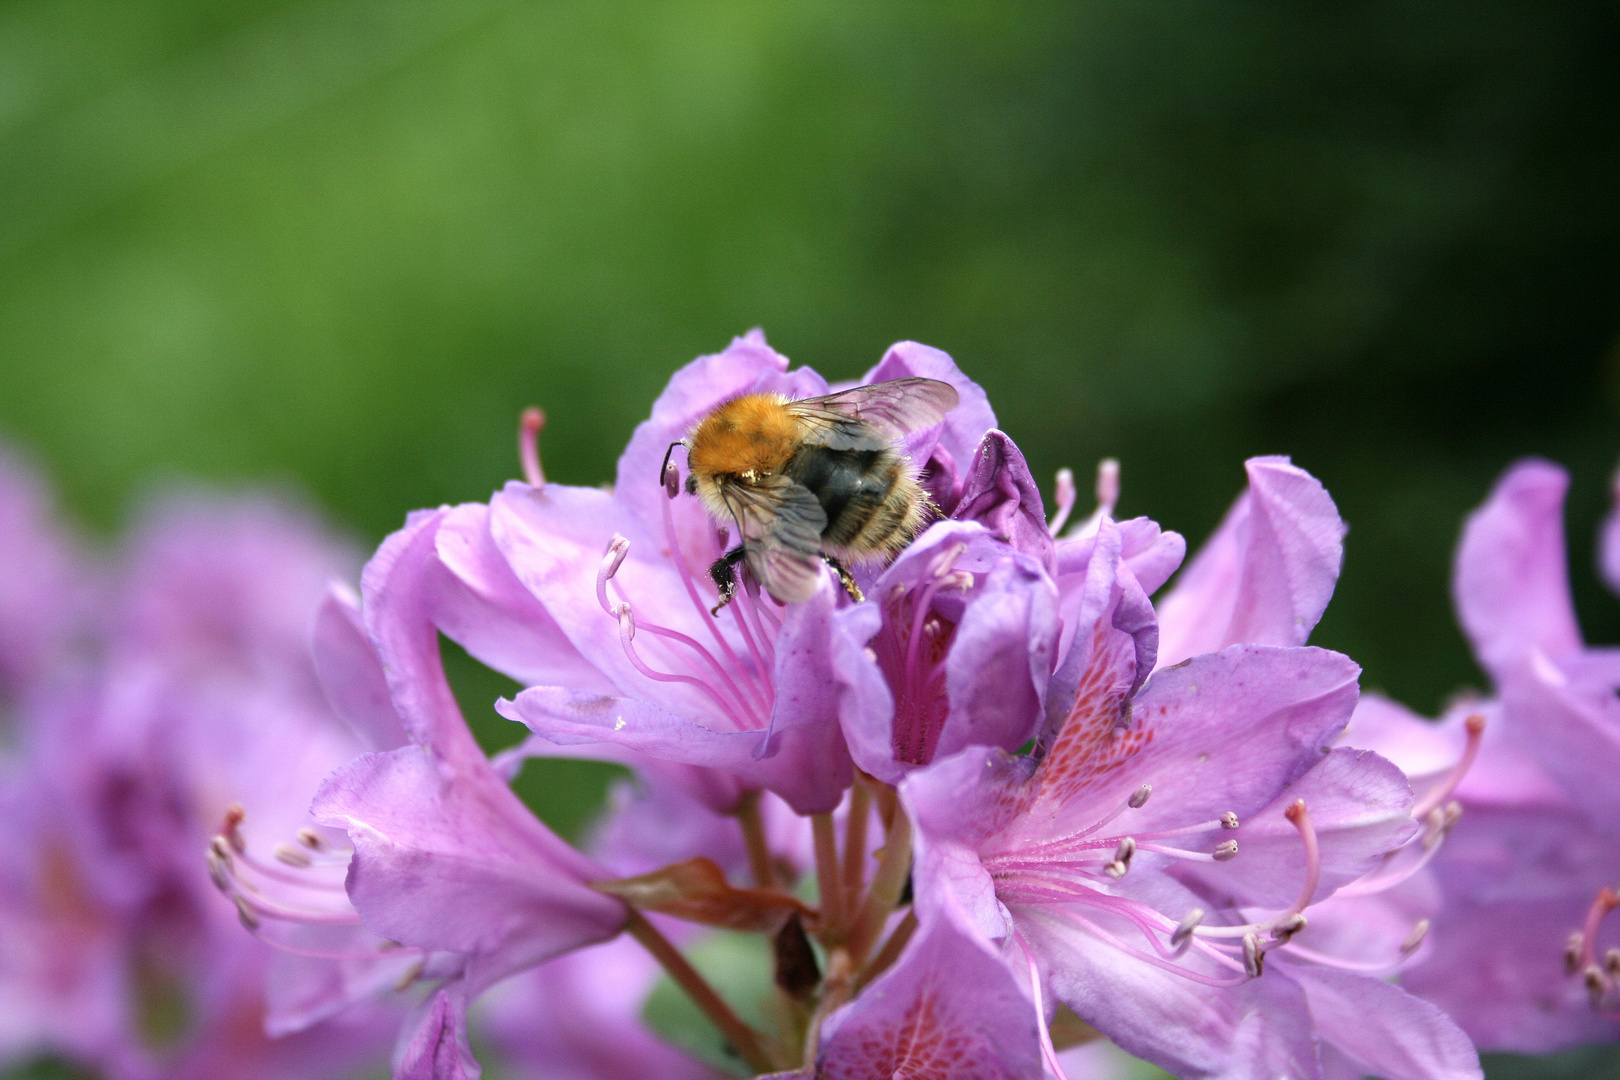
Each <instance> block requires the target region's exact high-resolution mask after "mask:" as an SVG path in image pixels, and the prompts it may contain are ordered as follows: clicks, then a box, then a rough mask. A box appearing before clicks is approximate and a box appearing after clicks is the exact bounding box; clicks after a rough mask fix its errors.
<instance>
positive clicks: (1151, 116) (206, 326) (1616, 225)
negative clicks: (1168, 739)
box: [0, 0, 1620, 1075]
mask: <svg viewBox="0 0 1620 1080" xmlns="http://www.w3.org/2000/svg"><path fill="white" fill-rule="evenodd" d="M1617 31H1620V9H1617V8H1616V7H1615V5H1613V4H1612V3H1606V2H1598V0H1590V2H1521V3H1511V2H1504V0H1473V2H1466V3H1465V2H1462V0H1431V2H1429V3H1425V4H1417V5H1414V4H1407V3H1399V2H1395V0H1369V2H1361V3H1349V4H1323V3H1309V2H1307V3H1300V4H1274V3H1259V2H1255V0H1185V2H1182V3H1176V4H1159V3H1150V2H1134V3H1124V2H1120V3H1102V2H1089V3H1075V2H1073V0H1067V2H1058V0H1048V2H1032V3H1027V4H1020V5H990V4H930V5H912V4H871V3H858V2H839V0H814V2H811V3H803V4H795V5H753V4H743V3H727V2H696V0H694V2H687V3H654V2H646V3H637V4H623V3H602V2H600V0H598V2H591V3H587V2H578V0H575V2H568V0H553V2H547V3H532V2H531V3H519V2H513V0H298V2H279V0H237V2H220V0H215V2H211V3H201V2H197V0H125V2H123V3H119V4H102V3H95V2H91V0H48V2H47V0H32V2H30V0H12V2H4V3H0V191H4V192H5V197H4V198H3V199H0V380H3V381H0V386H3V387H4V392H3V393H0V431H4V432H6V433H7V434H8V435H9V436H11V437H13V438H16V439H19V440H21V441H22V442H23V443H24V444H26V445H28V446H30V447H32V448H33V449H34V450H35V451H36V452H38V453H39V454H40V455H41V456H42V457H44V458H45V460H46V461H47V463H48V464H49V465H50V466H51V467H52V471H53V473H54V475H55V476H56V477H57V478H58V480H59V481H60V483H61V484H62V485H63V487H64V489H65V491H66V494H67V498H68V500H69V502H70V504H71V506H72V507H73V508H74V510H75V511H76V512H77V513H78V514H79V515H80V516H81V517H82V518H83V519H85V520H87V521H88V522H90V523H91V524H92V525H93V526H95V527H97V528H99V529H103V530H106V529H110V528H112V527H113V526H114V525H115V524H116V523H117V522H118V520H119V519H120V516H121V514H122V513H123V508H124V507H125V506H126V504H127V502H128V499H129V497H130V492H131V491H132V490H133V489H134V488H136V487H137V486H139V485H141V484H143V483H146V482H148V480H149V479H150V478H151V477H153V476H156V475H161V474H164V473H178V474H184V475H194V476H203V477H207V478H214V479H220V480H231V481H237V480H243V479H248V480H262V479H273V480H278V481H280V480H288V479H290V480H292V481H294V482H296V483H299V484H301V485H303V486H305V487H307V488H308V489H309V490H310V491H311V492H312V493H313V494H314V496H315V497H316V498H317V499H319V500H320V501H321V502H322V503H323V504H324V505H325V507H326V508H327V509H328V511H329V512H330V513H331V514H332V515H333V516H334V517H335V518H336V519H337V520H339V521H341V522H343V523H345V524H346V525H347V526H348V527H350V528H351V529H353V530H355V531H357V532H358V533H359V534H361V535H362V536H363V537H365V538H366V539H368V540H376V539H378V538H380V537H381V536H382V535H383V534H384V533H385V532H387V531H388V530H389V529H391V528H393V527H395V526H396V525H397V524H398V523H399V522H400V521H401V520H402V518H403V515H404V513H405V511H406V510H408V509H410V508H412V507H417V506H423V505H430V504H433V503H437V502H440V501H457V500H467V499H480V498H484V497H486V496H487V494H488V492H489V491H490V490H491V489H493V488H494V487H496V486H498V485H499V484H500V483H502V482H503V481H504V480H505V479H507V478H509V477H511V476H513V475H514V474H515V472H516V458H515V453H514V447H513V436H514V430H515V424H516V418H517V414H518V411H519V410H520V409H521V407H522V406H524V405H527V404H529V403H531V402H532V403H538V404H540V405H543V406H544V407H545V408H546V409H547V410H548V412H549V414H550V418H551V419H550V425H549V427H548V429H547V431H546V435H545V457H546V464H547V468H548V471H549V475H550V476H551V477H552V478H553V479H556V480H563V481H567V482H574V483H597V482H600V481H602V480H605V479H607V478H609V477H610V476H611V473H612V468H613V461H614V458H615V456H616V454H617V453H618V450H619V448H620V447H621V446H622V445H623V443H624V441H625V438H626V437H627V435H628V433H629V431H630V428H631V427H632V426H633V424H634V423H635V422H636V420H637V419H639V418H640V417H641V416H643V415H644V414H645V413H646V411H647V408H648V406H649V403H650V401H651V400H652V398H653V396H654V395H655V394H656V393H657V391H658V389H659V387H660V386H661V385H662V383H663V381H664V380H665V379H666V378H667V376H668V374H669V372H670V371H671V370H672V369H673V368H674V367H676V366H677V365H679V364H681V363H683V362H685V361H686V360H688V359H690V358H692V357H693V356H696V355H698V354H700V353H703V352H710V351H714V350H715V349H718V348H720V347H722V346H723V345H724V344H725V342H726V341H727V340H728V338H729V337H730V336H731V335H732V334H734V333H738V332H741V331H743V330H745V329H747V328H748V327H750V326H755V325H759V326H763V327H765V328H766V330H767V331H768V333H769V335H770V338H771V341H772V343H773V344H774V345H776V346H777V347H778V348H779V349H781V350H782V351H784V352H786V353H787V354H788V355H790V356H791V357H793V358H794V359H795V360H796V361H798V362H801V363H809V364H812V365H814V366H816V367H818V368H819V369H821V370H822V371H823V372H825V373H826V374H828V375H829V376H832V377H835V378H845V377H850V376H853V375H855V374H858V373H859V372H860V371H861V370H863V369H864V368H865V367H867V366H869V365H870V364H871V363H873V362H875V361H876V360H877V359H878V357H879V356H880V355H881V353H882V351H883V349H884V348H885V347H886V346H887V345H888V344H889V343H890V342H891V341H893V340H896V339H900V338H913V339H916V340H920V341H925V342H928V343H930V344H933V345H937V346H939V347H941V348H944V349H946V350H948V351H949V352H951V353H952V354H953V355H954V356H955V357H956V358H957V360H958V361H959V362H960V363H961V364H962V366H963V367H964V368H965V369H966V370H967V371H968V372H969V373H970V374H972V375H973V376H974V377H975V378H977V379H979V380H980V381H981V382H982V383H984V385H985V386H986V387H987V388H988V390H989V391H990V393H991V396H992V400H993V401H994V402H995V404H996V406H997V409H998V412H999V415H1000V417H1001V421H1002V424H1003V426H1004V427H1005V428H1006V429H1007V430H1008V431H1009V432H1011V433H1012V435H1013V436H1014V437H1015V438H1016V439H1018V440H1019V441H1020V443H1021V444H1022V446H1023V447H1024V449H1025V450H1026V452H1027V453H1028V455H1029V457H1030V459H1031V462H1032V464H1033V465H1034V466H1035V467H1036V469H1037V471H1038V472H1039V473H1040V474H1041V475H1050V474H1051V473H1052V471H1053V470H1055V469H1056V468H1058V467H1059V466H1062V465H1071V466H1074V467H1076V469H1077V471H1079V472H1081V473H1082V474H1083V473H1084V472H1086V471H1087V470H1089V468H1090V467H1091V465H1092V464H1093V463H1095V461H1096V460H1097V459H1099V458H1101V457H1104V456H1110V455H1111V456H1117V457H1119V458H1120V459H1121V461H1122V463H1123V470H1124V498H1123V501H1122V504H1121V511H1122V513H1124V514H1127V515H1134V514H1138V513H1147V514H1151V515H1152V516H1154V517H1155V518H1157V519H1158V520H1160V521H1161V522H1163V523H1164V524H1166V525H1167V526H1169V527H1171V528H1176V529H1180V530H1182V531H1184V532H1185V533H1187V535H1188V536H1189V537H1190V538H1191V539H1192V540H1193V541H1194V542H1195V543H1196V542H1197V541H1198V540H1199V539H1201V538H1202V537H1203V536H1204V535H1206V534H1207V533H1208V532H1209V530H1210V529H1212V528H1213V527H1214V525H1215V523H1216V522H1217V521H1218V520H1219V517H1220V514H1221V513H1222V511H1223V510H1224V508H1225V506H1226V504H1227V503H1228V502H1229V500H1230V499H1231V498H1232V497H1233V496H1234V495H1235V494H1236V492H1237V490H1238V489H1239V487H1240V486H1241V483H1242V473H1241V469H1240V462H1241V461H1242V459H1243V458H1244V457H1246V456H1248V455H1250V454H1255V453H1275V452H1283V453H1291V454H1293V455H1294V457H1295V459H1296V460H1297V461H1298V462H1299V463H1300V464H1301V465H1303V466H1305V467H1306V468H1308V469H1310V470H1311V471H1312V472H1314V473H1315V474H1317V475H1318V476H1320V477H1321V478H1322V479H1323V480H1324V481H1325V482H1326V483H1327V485H1328V487H1329V488H1330V490H1332V492H1333V494H1334V496H1335V497H1336V498H1337V500H1338V502H1339V505H1340V508H1341V510H1342V511H1343V513H1344V516H1345V517H1346V518H1347V519H1348V520H1349V522H1350V523H1351V526H1352V532H1351V534H1350V537H1349V541H1348V555H1347V560H1346V566H1345V575H1344V578H1343V581H1342V583H1341V586H1340V589H1339V593H1338V595H1337V597H1336V598H1335V601H1334V603H1333V606H1332V607H1331V608H1330V609H1329V613H1328V616H1327V618H1326V620H1325V621H1324V622H1323V624H1322V626H1321V629H1320V630H1319V632H1318V634H1317V636H1316V638H1315V640H1316V641H1317V643H1319V644H1323V645H1328V646H1331V647H1334V648H1339V649H1343V650H1344V651H1346V652H1348V653H1350V654H1351V655H1352V656H1354V657H1355V658H1356V659H1357V660H1358V661H1360V662H1361V663H1362V664H1363V665H1364V667H1365V669H1366V678H1365V682H1366V684H1367V685H1369V686H1376V687H1382V688H1384V689H1386V690H1388V691H1389V692H1391V693H1393V694H1395V695H1396V696H1398V697H1400V698H1402V699H1404V700H1406V701H1408V702H1409V703H1411V704H1412V705H1414V706H1415V707H1417V708H1420V709H1423V710H1426V711H1434V710H1435V709H1437V708H1438V707H1439V705H1440V704H1441V702H1442V701H1443V700H1444V698H1445V697H1446V696H1447V695H1448V694H1450V693H1451V692H1452V691H1453V690H1454V689H1456V688H1457V687H1459V686H1461V685H1463V684H1468V683H1474V684H1478V683H1479V682H1480V680H1481V676H1480V675H1479V673H1478V671H1477V669H1476V668H1475V667H1474V665H1473V664H1472V661H1471V660H1470V659H1469V656H1468V653H1467V650H1466V648H1465V646H1464V644H1463V642H1462V639H1461V637H1460V635H1459V634H1458V632H1457V630H1456V628H1455V625H1454V621H1453V617H1452V614H1451V611H1450V606H1449V600H1448V595H1447V578H1448V573H1449V561H1450V555H1451V551H1452V548H1453V545H1454V543H1455V537H1456V534H1457V530H1458V527H1459V525H1460V522H1461V519H1462V517H1463V515H1464V514H1465V513H1466V512H1467V510H1468V509H1469V508H1471V507H1472V506H1473V505H1475V504H1477V503H1478V502H1479V501H1480V500H1481V499H1482V498H1483V497H1484V495H1485V493H1486V491H1487V489H1488V486H1489V484H1490V482H1491V480H1492V479H1493V478H1494V477H1495V475H1496V474H1497V473H1498V472H1499V471H1500V470H1501V469H1502V468H1503V466H1504V465H1506V464H1507V463H1508V462H1509V461H1510V460H1512V459H1513V458H1514V457H1517V456H1519V455H1523V454H1526V453H1540V454H1545V455H1547V456H1550V457H1553V458H1555V459H1557V460H1559V461H1562V462H1564V463H1565V464H1567V465H1569V466H1570V467H1571V469H1572V471H1573V472H1574V477H1575V486H1574V488H1573V490H1572V495H1571V507H1570V523H1571V554H1572V563H1573V566H1574V576H1575V584H1576V591H1577V602H1578V606H1579V608H1580V612H1581V615H1582V618H1583V621H1584V624H1585V626H1586V627H1587V630H1588V634H1589V637H1590V638H1591V639H1592V640H1594V641H1599V642H1613V641H1620V604H1617V603H1616V602H1615V600H1614V598H1613V597H1611V596H1608V595H1607V594H1605V593H1603V592H1602V591H1601V590H1600V589H1599V588H1598V586H1597V583H1596V581H1595V579H1594V577H1593V575H1592V573H1591V572H1590V567H1591V565H1592V554H1593V551H1592V548H1593V543H1592V534H1593V528H1594V526H1595V524H1596V522H1597V520H1598V517H1599V515H1600V514H1601V513H1602V512H1603V510H1604V509H1605V507H1606V505H1607V499H1608V491H1607V480H1608V477H1609V474H1610V470H1611V468H1612V466H1613V465H1614V462H1615V459H1616V457H1617V456H1620V437H1617V436H1620V428H1617V425H1616V420H1617V418H1620V347H1617V343H1616V342H1617V338H1616V332H1617V329H1620V304H1617V299H1620V257H1617V256H1620V200H1616V199H1615V198H1614V177H1615V176H1616V175H1617V174H1620V126H1617V125H1616V123H1615V117H1616V116H1617V115H1620V62H1617V61H1620V57H1617V55H1616V53H1617V51H1620V50H1617V46H1616V43H1617V42H1620V33H1617ZM474 667H476V665H471V664H467V663H458V670H462V669H465V670H463V673H462V674H461V675H458V688H461V689H462V691H463V694H464V696H465V697H466V698H467V701H468V705H467V707H468V708H469V711H470V712H474V713H476V714H477V715H475V716H474V721H475V724H477V725H481V726H480V733H481V737H483V738H485V739H486V742H489V740H491V739H493V740H495V741H494V742H489V744H490V745H496V744H497V743H498V744H501V745H504V744H506V743H509V742H511V741H515V735H512V734H511V733H510V732H508V731H507V729H506V728H505V727H504V725H506V724H507V722H506V721H502V720H499V719H498V718H493V719H491V718H490V716H489V715H488V714H487V713H482V712H479V711H478V710H480V709H482V708H483V707H484V706H485V705H487V702H488V700H489V699H491V698H492V697H494V696H495V695H496V694H498V693H501V692H504V691H503V690H502V689H501V688H499V687H496V686H495V685H494V684H492V683H489V684H484V683H477V680H478V679H479V678H481V676H478V675H476V674H466V671H467V670H470V669H472V668H474ZM469 680H471V681H469ZM475 684H476V685H475ZM492 725H493V726H492ZM517 734H521V732H518V733H517ZM530 768H531V769H533V768H534V766H531V767H530ZM546 768H550V766H546ZM558 768H560V769H564V770H573V769H575V768H576V766H574V765H572V764H570V765H567V766H559V767H558ZM578 768H581V769H583V770H585V771H584V772H570V773H568V775H569V776H570V777H571V778H572V779H569V780H567V781H566V783H564V782H562V781H557V782H555V783H554V782H553V781H552V780H551V779H550V777H551V775H552V774H550V773H545V772H544V771H543V770H542V772H541V773H537V774H534V775H536V776H538V777H539V779H535V780H531V781H528V783H527V787H526V788H525V791H526V794H527V796H528V797H530V798H531V799H533V800H536V801H537V802H544V801H545V800H546V799H548V798H550V799H552V802H551V803H549V804H547V805H548V806H549V809H547V810H546V812H547V813H548V814H549V815H550V816H551V817H552V818H553V820H555V821H557V822H558V823H559V824H560V825H561V827H563V828H565V829H570V830H571V829H575V828H577V827H578V825H579V823H580V821H581V820H582V815H583V814H584V812H585V810H584V808H583V803H582V802H580V801H579V800H581V799H584V798H585V797H586V796H587V795H588V793H590V792H593V791H599V790H600V787H601V784H602V783H603V782H605V777H606V775H607V774H606V773H605V772H602V771H600V770H598V771H597V772H594V773H593V772H591V771H590V770H591V769H593V768H594V767H593V766H579V767H578ZM526 775H529V774H528V773H527V772H526ZM557 775H562V774H560V773H559V774H557ZM520 783H523V782H522V781H520ZM559 784H560V785H561V786H559ZM565 788H566V791H565V790H564V789H565ZM543 809H545V807H543ZM570 815H572V816H570ZM1503 1067H1504V1068H1505V1067H1507V1066H1505V1065H1504V1066H1503ZM1501 1075H1507V1074H1506V1073H1505V1072H1504V1073H1502V1074H1501Z"/></svg>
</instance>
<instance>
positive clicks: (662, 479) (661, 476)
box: [658, 439, 686, 499]
mask: <svg viewBox="0 0 1620 1080" xmlns="http://www.w3.org/2000/svg"><path fill="white" fill-rule="evenodd" d="M685 445H686V443H684V442H682V441H681V440H680V439H676V440H675V441H674V442H672V443H670V444H669V449H667V450H665V451H664V464H663V465H662V466H660V467H659V469H658V482H659V483H660V484H662V485H664V487H666V488H671V489H672V490H671V492H670V498H672V499H673V498H674V497H675V494H674V493H675V491H678V490H679V487H678V485H673V484H671V483H670V482H669V458H670V455H671V454H673V453H675V448H676V447H677V446H685Z"/></svg>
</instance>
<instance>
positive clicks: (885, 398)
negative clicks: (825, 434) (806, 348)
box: [788, 379, 959, 441]
mask: <svg viewBox="0 0 1620 1080" xmlns="http://www.w3.org/2000/svg"><path fill="white" fill-rule="evenodd" d="M958 400H959V398H958V396H957V393H956V387H954V386H952V385H951V384H950V383H945V382H940V381H939V380H938V379H893V380H891V381H889V382H880V383H873V384H871V385H870V386H856V387H852V388H850V389H848V390H841V391H839V392H838V393H836V394H828V395H827V396H826V397H818V398H805V399H804V400H802V401H790V402H788V408H789V409H791V410H792V411H793V412H794V413H796V414H797V415H798V416H799V418H800V419H801V420H803V421H805V422H806V423H809V424H813V425H815V426H817V427H825V428H828V429H832V430H834V431H836V430H837V429H838V428H839V427H840V426H841V425H840V423H839V421H841V420H845V419H848V420H856V421H859V422H860V423H863V424H868V425H870V426H871V427H874V428H876V429H877V430H878V431H880V432H882V433H883V435H884V436H886V437H887V438H888V439H889V440H891V441H894V440H898V439H899V438H900V437H901V436H903V435H905V434H906V432H908V431H916V430H917V429H919V428H925V427H931V426H933V425H934V424H937V423H939V422H940V421H941V420H943V419H945V414H946V413H948V412H950V411H951V410H952V409H954V408H956V404H957V402H958Z"/></svg>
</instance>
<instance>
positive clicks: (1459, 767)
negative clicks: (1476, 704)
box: [1412, 713, 1485, 821]
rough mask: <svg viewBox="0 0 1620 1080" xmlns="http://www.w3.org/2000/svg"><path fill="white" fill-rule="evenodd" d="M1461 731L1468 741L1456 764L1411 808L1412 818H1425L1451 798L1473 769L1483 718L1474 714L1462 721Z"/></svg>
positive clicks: (1480, 738)
mask: <svg viewBox="0 0 1620 1080" xmlns="http://www.w3.org/2000/svg"><path fill="white" fill-rule="evenodd" d="M1463 729H1464V730H1465V731H1466V732H1467V733H1468V741H1467V742H1466V743H1465V744H1464V745H1463V752H1462V755H1461V756H1460V757H1458V758H1457V762H1456V764H1455V765H1453V766H1452V767H1451V769H1450V771H1448V772H1447V773H1446V775H1445V777H1444V778H1443V779H1441V781H1440V783H1438V784H1436V785H1435V787H1434V788H1433V790H1431V791H1430V792H1429V793H1428V794H1426V795H1424V796H1423V798H1421V799H1419V800H1418V801H1417V803H1416V804H1415V805H1414V806H1413V807H1412V816H1413V817H1414V818H1416V819H1417V820H1418V821H1422V820H1424V819H1425V818H1427V817H1428V816H1429V815H1430V814H1431V813H1433V812H1434V811H1435V810H1436V809H1438V808H1440V807H1441V806H1442V805H1444V803H1445V801H1446V800H1447V799H1449V798H1451V793H1452V792H1453V791H1456V790H1457V785H1458V784H1460V783H1462V781H1463V777H1465V776H1467V775H1468V770H1469V769H1471V768H1473V766H1474V759H1475V758H1477V757H1479V746H1480V743H1481V742H1482V741H1483V736H1484V734H1485V717H1484V716H1482V715H1481V714H1479V713H1474V714H1473V715H1472V716H1470V717H1469V718H1468V719H1467V720H1465V721H1463Z"/></svg>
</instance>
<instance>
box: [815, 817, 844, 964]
mask: <svg viewBox="0 0 1620 1080" xmlns="http://www.w3.org/2000/svg"><path fill="white" fill-rule="evenodd" d="M810 828H811V831H812V832H813V833H814V834H815V840H816V888H817V889H818V890H819V892H820V894H821V899H820V903H821V933H822V936H823V937H824V938H833V939H836V938H838V937H840V936H841V935H842V934H843V931H844V886H843V875H842V874H841V873H840V872H839V866H838V833H837V831H836V830H835V828H834V826H833V818H832V815H831V814H812V815H811V816H810Z"/></svg>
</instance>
